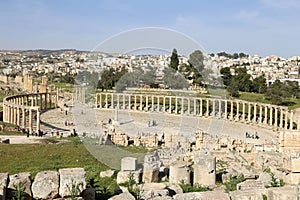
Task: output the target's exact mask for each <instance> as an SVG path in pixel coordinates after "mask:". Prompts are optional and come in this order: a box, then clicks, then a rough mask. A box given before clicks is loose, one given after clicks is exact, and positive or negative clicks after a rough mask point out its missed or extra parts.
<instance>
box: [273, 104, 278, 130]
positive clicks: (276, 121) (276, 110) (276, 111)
mask: <svg viewBox="0 0 300 200" xmlns="http://www.w3.org/2000/svg"><path fill="white" fill-rule="evenodd" d="M274 125H275V126H276V127H278V107H275V122H274Z"/></svg>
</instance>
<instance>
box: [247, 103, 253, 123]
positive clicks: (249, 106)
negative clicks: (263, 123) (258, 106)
mask: <svg viewBox="0 0 300 200" xmlns="http://www.w3.org/2000/svg"><path fill="white" fill-rule="evenodd" d="M251 106H252V105H251V103H248V121H249V122H250V121H251Z"/></svg>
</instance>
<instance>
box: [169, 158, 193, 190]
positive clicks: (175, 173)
mask: <svg viewBox="0 0 300 200" xmlns="http://www.w3.org/2000/svg"><path fill="white" fill-rule="evenodd" d="M190 165H191V164H190V163H189V162H184V161H177V162H175V163H173V164H171V165H170V175H169V180H170V183H171V184H179V183H181V181H183V182H184V183H187V184H189V183H190Z"/></svg>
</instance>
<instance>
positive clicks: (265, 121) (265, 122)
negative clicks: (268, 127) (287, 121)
mask: <svg viewBox="0 0 300 200" xmlns="http://www.w3.org/2000/svg"><path fill="white" fill-rule="evenodd" d="M264 124H268V106H265V120H264Z"/></svg>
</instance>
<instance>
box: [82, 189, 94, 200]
mask: <svg viewBox="0 0 300 200" xmlns="http://www.w3.org/2000/svg"><path fill="white" fill-rule="evenodd" d="M81 197H82V198H83V199H84V200H95V199H96V190H95V189H94V188H86V189H85V190H83V191H82V193H81Z"/></svg>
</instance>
